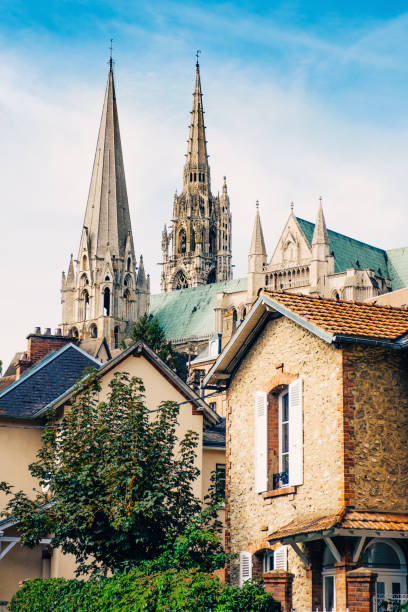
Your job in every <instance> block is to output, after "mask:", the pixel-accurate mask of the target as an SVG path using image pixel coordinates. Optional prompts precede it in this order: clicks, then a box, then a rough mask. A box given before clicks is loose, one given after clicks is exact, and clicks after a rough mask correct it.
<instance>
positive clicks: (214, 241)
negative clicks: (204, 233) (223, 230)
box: [209, 228, 217, 253]
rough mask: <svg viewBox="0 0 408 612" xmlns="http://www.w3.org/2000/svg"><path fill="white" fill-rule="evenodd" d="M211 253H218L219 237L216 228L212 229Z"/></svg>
mask: <svg viewBox="0 0 408 612" xmlns="http://www.w3.org/2000/svg"><path fill="white" fill-rule="evenodd" d="M209 248H210V253H215V252H216V251H217V236H216V233H215V230H214V228H211V229H210V244H209Z"/></svg>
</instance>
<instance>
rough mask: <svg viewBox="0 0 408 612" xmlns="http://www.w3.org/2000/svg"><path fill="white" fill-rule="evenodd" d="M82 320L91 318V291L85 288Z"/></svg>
mask: <svg viewBox="0 0 408 612" xmlns="http://www.w3.org/2000/svg"><path fill="white" fill-rule="evenodd" d="M81 315H82V317H81V318H82V320H83V321H86V320H87V319H88V318H89V293H88V292H87V291H86V290H85V291H83V292H82V313H81Z"/></svg>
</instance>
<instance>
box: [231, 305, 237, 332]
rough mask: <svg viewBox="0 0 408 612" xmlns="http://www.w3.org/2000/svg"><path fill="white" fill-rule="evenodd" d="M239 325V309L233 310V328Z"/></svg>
mask: <svg viewBox="0 0 408 612" xmlns="http://www.w3.org/2000/svg"><path fill="white" fill-rule="evenodd" d="M237 325H238V315H237V311H236V310H235V308H234V310H233V311H232V328H233V329H235V328H236V327H237Z"/></svg>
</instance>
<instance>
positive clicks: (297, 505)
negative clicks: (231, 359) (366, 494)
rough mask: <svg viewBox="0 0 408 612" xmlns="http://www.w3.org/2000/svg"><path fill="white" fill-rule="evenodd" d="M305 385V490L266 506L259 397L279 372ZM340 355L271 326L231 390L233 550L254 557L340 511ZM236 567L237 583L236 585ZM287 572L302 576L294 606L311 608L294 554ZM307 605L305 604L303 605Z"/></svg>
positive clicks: (284, 326) (290, 328)
mask: <svg viewBox="0 0 408 612" xmlns="http://www.w3.org/2000/svg"><path fill="white" fill-rule="evenodd" d="M282 362H283V363H284V373H286V374H292V375H299V376H301V377H302V379H303V419H304V453H303V457H304V484H303V485H302V486H299V487H298V489H297V492H296V493H295V494H292V495H285V496H280V497H275V498H273V499H272V501H271V503H269V504H267V503H266V502H265V501H264V500H263V497H262V495H261V494H258V493H256V492H255V491H254V484H255V482H254V481H255V472H254V444H255V441H254V407H253V406H254V392H255V391H257V390H264V391H266V390H268V389H269V388H270V386H269V385H270V381H271V380H272V378H273V377H274V376H275V375H276V374H277V373H279V372H280V370H278V371H277V370H276V364H280V363H282ZM340 374H341V351H339V350H336V349H335V348H333V347H332V346H331V345H328V344H327V343H326V342H324V341H323V340H320V339H319V338H317V337H316V336H314V335H312V334H311V333H310V332H308V331H307V330H304V329H303V328H301V327H300V326H298V325H296V324H295V323H293V322H291V321H290V320H288V319H286V318H283V317H281V318H279V319H276V320H274V321H270V322H269V323H268V324H267V326H266V328H265V330H264V332H263V334H262V335H261V336H260V337H259V338H258V340H257V342H256V343H255V345H254V346H253V347H252V348H251V350H250V351H249V352H248V354H247V356H246V358H245V359H244V360H243V362H242V364H241V366H240V367H239V369H238V371H237V372H236V374H235V376H234V378H233V380H232V383H231V386H230V388H229V391H228V409H227V410H228V412H230V415H229V416H228V417H227V418H228V419H229V421H228V428H227V440H230V454H229V456H228V455H227V462H230V479H229V487H230V500H229V501H230V515H229V518H230V522H231V549H232V552H233V553H239V552H240V551H241V550H251V552H255V550H254V547H255V549H256V543H257V542H260V541H262V540H263V539H264V538H265V535H266V532H265V531H261V527H266V526H267V528H268V531H275V530H277V529H279V528H280V527H282V526H284V525H286V524H288V523H289V522H290V521H292V520H305V519H306V518H308V517H310V518H312V517H321V516H326V515H329V514H332V513H334V512H336V511H337V509H338V507H339V504H340V498H341V491H342V486H343V480H342V465H341V459H340V458H341V443H340V436H339V433H341V431H342V423H341V411H340V410H339V407H341V401H342V393H341V389H342V387H341V378H340ZM237 570H238V567H237V562H233V564H232V572H231V574H232V579H233V581H234V582H236V581H237V579H238V576H237ZM289 570H290V571H296V573H297V577H296V578H295V582H294V589H293V590H294V594H295V595H294V603H293V605H294V606H295V607H296V606H297V603H298V600H297V598H298V596H299V597H303V602H304V601H305V599H304V596H305V589H306V586H305V575H304V574H305V573H304V571H303V569H300V566H299V563H298V560H297V558H296V556H294V555H292V554H289ZM303 605H304V604H303Z"/></svg>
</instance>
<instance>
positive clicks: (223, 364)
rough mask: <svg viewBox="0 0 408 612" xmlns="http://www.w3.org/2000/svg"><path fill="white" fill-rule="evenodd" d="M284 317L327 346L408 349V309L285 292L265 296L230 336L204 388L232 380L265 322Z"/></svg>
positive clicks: (263, 295) (207, 376)
mask: <svg viewBox="0 0 408 612" xmlns="http://www.w3.org/2000/svg"><path fill="white" fill-rule="evenodd" d="M279 316H285V317H287V318H288V319H290V320H292V321H293V322H295V323H297V324H298V325H300V326H302V327H303V328H305V329H307V330H309V331H310V332H311V333H313V334H315V335H316V336H318V337H319V338H321V339H322V340H324V341H325V342H327V343H329V344H333V343H337V342H354V343H360V344H371V345H377V346H378V345H380V346H387V347H390V348H396V349H401V348H405V347H408V309H405V308H393V307H391V306H380V305H374V304H368V303H361V302H347V301H344V300H331V299H327V298H320V297H311V296H309V295H302V294H296V293H287V292H285V291H274V292H266V291H265V292H263V293H262V294H261V295H260V297H259V299H258V300H257V302H256V303H255V304H254V306H253V307H252V309H251V310H250V312H249V315H248V316H247V318H246V319H245V321H244V322H243V323H242V324H241V325H240V326H239V328H238V329H237V331H236V332H235V334H234V335H233V336H232V338H231V339H230V341H229V342H228V344H227V345H226V347H225V348H224V350H223V351H222V353H221V355H220V356H219V357H218V359H217V360H216V362H215V364H214V365H213V367H212V368H211V369H210V371H209V372H208V373H207V375H206V377H205V378H204V381H203V384H204V385H211V384H215V383H219V382H220V381H224V383H225V384H228V381H229V379H230V378H231V376H232V375H233V373H234V371H235V369H236V368H237V367H238V365H239V363H240V361H241V360H242V359H243V358H244V356H245V354H246V352H247V350H248V348H249V346H251V344H252V343H253V342H254V341H255V340H256V338H257V336H258V335H259V334H260V333H261V331H262V329H263V327H264V325H265V323H266V322H267V320H270V319H272V318H277V317H279Z"/></svg>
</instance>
